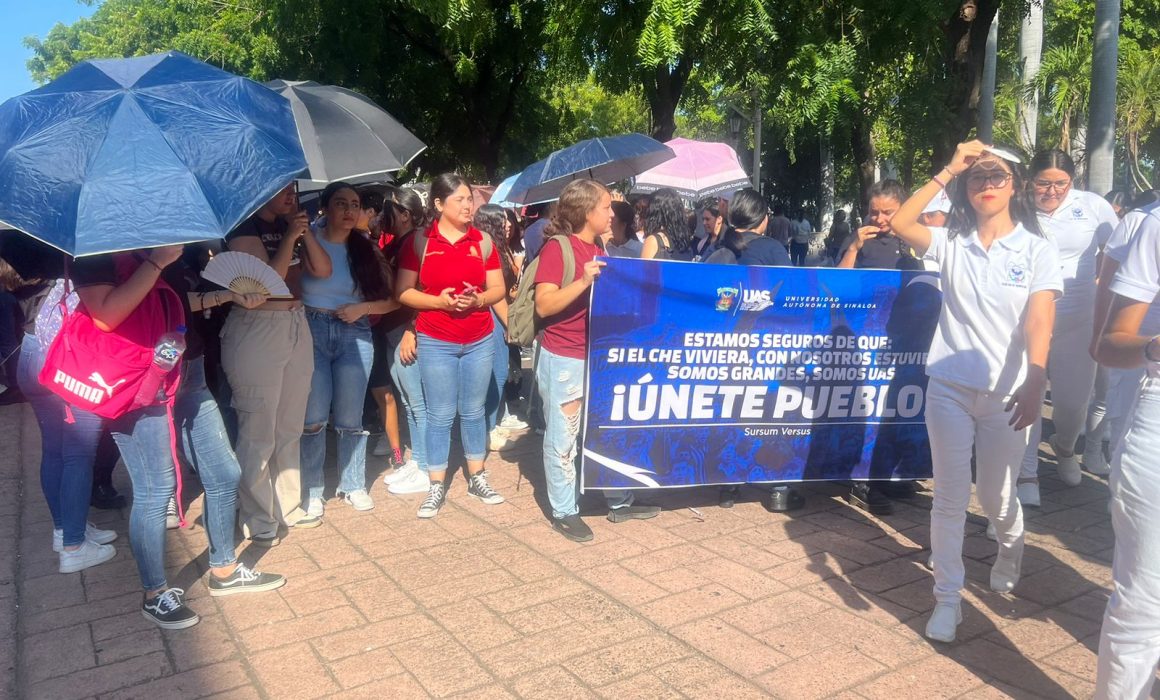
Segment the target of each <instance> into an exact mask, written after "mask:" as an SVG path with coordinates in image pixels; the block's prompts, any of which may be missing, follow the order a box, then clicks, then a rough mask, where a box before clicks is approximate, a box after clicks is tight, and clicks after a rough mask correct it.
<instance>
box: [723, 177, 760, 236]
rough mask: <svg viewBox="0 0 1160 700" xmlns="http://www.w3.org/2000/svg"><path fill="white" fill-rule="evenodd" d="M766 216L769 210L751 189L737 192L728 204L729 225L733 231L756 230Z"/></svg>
mask: <svg viewBox="0 0 1160 700" xmlns="http://www.w3.org/2000/svg"><path fill="white" fill-rule="evenodd" d="M767 216H769V208H768V207H766V206H765V200H763V199H762V198H761V195H759V194H757V190H755V189H753V188H752V187H746V188H745V189H743V190H738V191H737V192H736V193H735V194H734V195H733V201H731V202H729V225H730V226H732V227H733V228H735V229H740V230H746V231H753V230H756V229H757V227H758V226H760V225H761V221H762V219H764V218H765V217H767Z"/></svg>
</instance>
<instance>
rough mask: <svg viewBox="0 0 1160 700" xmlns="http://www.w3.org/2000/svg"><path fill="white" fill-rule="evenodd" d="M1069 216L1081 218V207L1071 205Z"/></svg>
mask: <svg viewBox="0 0 1160 700" xmlns="http://www.w3.org/2000/svg"><path fill="white" fill-rule="evenodd" d="M1071 218H1073V219H1082V218H1083V207H1072V210H1071Z"/></svg>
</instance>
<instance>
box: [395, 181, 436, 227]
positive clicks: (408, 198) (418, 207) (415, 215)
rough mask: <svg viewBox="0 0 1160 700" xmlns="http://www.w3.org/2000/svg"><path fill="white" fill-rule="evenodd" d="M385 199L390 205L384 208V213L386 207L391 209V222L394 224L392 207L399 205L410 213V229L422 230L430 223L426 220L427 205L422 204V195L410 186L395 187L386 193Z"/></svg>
mask: <svg viewBox="0 0 1160 700" xmlns="http://www.w3.org/2000/svg"><path fill="white" fill-rule="evenodd" d="M387 199H389V200H390V202H391V205H392V206H391V207H388V208H384V214H385V212H386V210H387V209H390V211H391V217H392V222H391V225H392V226H393V225H394V216H395V212H394V208H395V207H399V208H402V209H406V210H407V212H409V213H410V214H411V224H412V226H413V227H414V228H413V229H412V230H415V229H418V230H420V231H421V230H423V229H424V228H426V227H427V224H428V223H430V222H429V221H428V220H427V207H426V205H424V204H423V197H422V196H420V194H419V193H418V192H416V191H415V190H413V189H411V188H410V187H396V188H394V189H392V190H391V191H390V192H388V193H387Z"/></svg>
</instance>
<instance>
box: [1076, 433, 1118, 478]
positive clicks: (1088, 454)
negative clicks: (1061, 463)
mask: <svg viewBox="0 0 1160 700" xmlns="http://www.w3.org/2000/svg"><path fill="white" fill-rule="evenodd" d="M1083 468H1084V469H1086V470H1087V471H1088V473H1089V474H1095V475H1096V476H1107V475H1108V474H1111V473H1112V467H1111V465H1109V464H1108V460H1107V458H1106V457H1104V443H1103V441H1101V440H1092V441H1091V444H1090V445H1087V446H1085V447H1084V451H1083Z"/></svg>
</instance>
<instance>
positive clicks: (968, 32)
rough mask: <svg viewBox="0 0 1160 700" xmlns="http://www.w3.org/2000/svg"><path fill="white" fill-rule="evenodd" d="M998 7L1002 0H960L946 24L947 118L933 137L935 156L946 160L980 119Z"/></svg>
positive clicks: (942, 162)
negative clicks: (990, 38)
mask: <svg viewBox="0 0 1160 700" xmlns="http://www.w3.org/2000/svg"><path fill="white" fill-rule="evenodd" d="M998 11H999V0H961V2H960V5H959V7H958V8H957V9H956V10H955V14H954V15H953V16H952V17H950V18H949V19H948V20H947V22H946V23H945V24H944V25H943V35H944V36H945V37H946V43H945V44H944V53H943V60H944V62H945V64H946V75H947V81H948V85H947V92H946V101H945V107H946V117H947V118H946V119H945V120H943V121H942V122H940V123H941V126H942V129H941V130H940V132H939V133H938V134H937V135H936V137H935V139H934V141H935V143H934V148H933V153H932V155H931V157H932V160H933V161H934V162H935V163H936V164H945V163H947V162H948V161H949V160H950V159H951V156H952V155H954V152H955V146H957V145H958V144H959V143H960V142H962V141H963V139H965V138H966V137H967V135H968V134H970V133H971V129H973V128H975V125H976V123H977V121H978V111H979V95H980V92H981V89H982V83H983V63H984V57H985V56H986V53H987V34H988V32H989V31H990V28H991V21H992V20H993V19H994V17H995V13H996V12H998Z"/></svg>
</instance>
